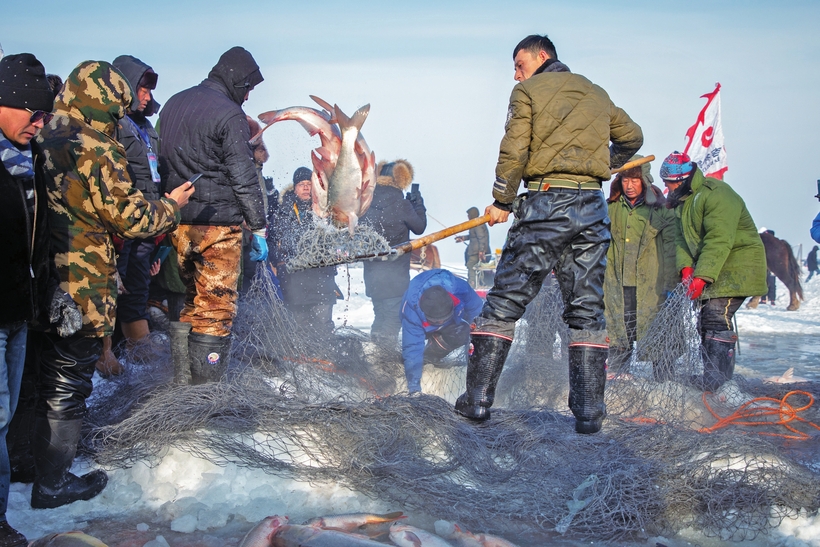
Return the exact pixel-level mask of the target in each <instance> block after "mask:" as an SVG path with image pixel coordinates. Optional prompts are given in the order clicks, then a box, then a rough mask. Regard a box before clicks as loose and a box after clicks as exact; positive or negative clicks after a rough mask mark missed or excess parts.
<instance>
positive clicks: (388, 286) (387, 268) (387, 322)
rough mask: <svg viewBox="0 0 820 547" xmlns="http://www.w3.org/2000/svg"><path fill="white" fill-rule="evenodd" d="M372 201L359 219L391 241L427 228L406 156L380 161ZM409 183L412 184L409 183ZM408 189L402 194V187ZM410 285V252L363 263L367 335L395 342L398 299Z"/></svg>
mask: <svg viewBox="0 0 820 547" xmlns="http://www.w3.org/2000/svg"><path fill="white" fill-rule="evenodd" d="M376 172H377V173H378V177H377V178H376V189H375V190H374V191H373V202H372V203H371V204H370V208H369V209H368V210H367V212H366V213H365V214H364V216H362V219H361V222H363V223H365V224H368V225H370V226H372V227H373V229H375V230H376V231H377V232H378V233H380V234H381V235H383V236H384V238H385V239H386V240H387V243H389V244H390V245H398V244H400V243H404V242H405V241H408V240H409V239H410V232H413V233H414V234H416V235H421V234H422V233H423V232H424V230H425V229H426V228H427V209H426V208H425V207H424V199H422V197H421V192H419V189H418V184H412V183H413V166H412V165H410V162H408V161H407V160H395V161H392V162H390V163H380V164H379V165H378V166H377V167H376ZM411 184H412V187H411ZM408 188H411V191H410V192H408V193H407V195H406V196H405V195H404V193H403V192H404V191H405V190H407V189H408ZM409 285H410V254H409V253H407V254H404V255H402V256H400V257H399V258H397V259H396V260H385V261H375V260H373V261H368V262H365V263H364V286H365V294H367V296H369V297H370V299H371V301H372V303H373V313H374V316H375V317H374V319H373V326H372V327H370V337H371V339H372V340H373V341H375V342H383V343H386V344H388V345H395V344H396V342H397V341H398V337H399V331H400V330H401V300H402V297H403V296H404V292H405V291H406V290H407V287H408V286H409Z"/></svg>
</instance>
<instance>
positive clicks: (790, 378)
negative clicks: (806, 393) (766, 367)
mask: <svg viewBox="0 0 820 547" xmlns="http://www.w3.org/2000/svg"><path fill="white" fill-rule="evenodd" d="M763 381H764V382H773V383H775V384H793V383H799V382H808V381H809V379H808V378H803V377H802V376H795V375H794V367H789V368H788V369H786V372H784V373H783V374H781V375H780V376H769V377H768V378H763Z"/></svg>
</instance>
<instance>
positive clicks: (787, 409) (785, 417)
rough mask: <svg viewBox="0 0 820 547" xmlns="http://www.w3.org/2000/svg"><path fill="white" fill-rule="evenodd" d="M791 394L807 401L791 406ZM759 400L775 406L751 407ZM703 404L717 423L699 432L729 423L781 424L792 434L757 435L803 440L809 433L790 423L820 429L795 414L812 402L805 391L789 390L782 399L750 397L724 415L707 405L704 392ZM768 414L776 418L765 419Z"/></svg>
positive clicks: (809, 405) (749, 424)
mask: <svg viewBox="0 0 820 547" xmlns="http://www.w3.org/2000/svg"><path fill="white" fill-rule="evenodd" d="M793 395H805V396H806V397H808V398H809V402H808V403H807V404H805V405H804V406H801V407H797V408H795V407H793V406H792V405H790V404H789V403H788V402H787V400H788V399H789V397H792V396H793ZM759 402H771V403H775V404H776V405H777V408H774V407H772V406H766V407H755V408H752V405H753V404H755V403H759ZM703 404H704V405H705V406H706V409H707V410H708V411H709V412H710V413H711V414H712V416H714V417H715V419H716V420H717V423H716V424H715V425H713V426H712V427H704V428H702V429H701V430H700V432H701V433H712V432H714V431H717V430H718V429H721V428H723V427H727V426H729V425H733V424H734V425H748V426H757V425H782V426H783V427H785V428H786V429H788V430H789V431H791V432H792V433H794V435H789V434H786V433H769V432H757V433H758V434H759V435H768V436H770V437H781V438H784V439H793V440H797V441H805V440H807V439H809V435H808V434H807V433H803V432H802V431H799V430H798V429H795V427H794V426H793V425H790V424H792V423H793V422H803V423H806V424H809V425H810V426H812V427H813V428H815V429H817V430H820V426H818V425H817V424H815V423H814V422H810V421H809V420H806V419H804V418H801V417H800V416H798V415H797V414H798V413H799V412H802V411H804V410H807V409H808V408H810V407H811V406H812V405H813V404H814V397H813V396H812V395H811V393H807V392H805V391H790V392H788V393H786V395H784V396H783V398H782V399H774V398H772V397H758V398H756V399H752V400H751V401H748V402H746V403H743V404H742V405H740V407H738V409H737V410H735V411H734V412H732V413H731V414H729V415H728V416H726V417H720V416H719V415H718V414H717V413H716V412H715V411H714V410H713V409H712V407H711V406H709V403H708V401H707V400H706V393H704V394H703ZM769 416H777V417H778V418H777V419H776V420H768V421H767V420H766V418H767V417H769Z"/></svg>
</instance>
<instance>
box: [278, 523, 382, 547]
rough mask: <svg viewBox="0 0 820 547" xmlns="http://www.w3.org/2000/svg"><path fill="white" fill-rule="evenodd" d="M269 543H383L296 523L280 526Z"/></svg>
mask: <svg viewBox="0 0 820 547" xmlns="http://www.w3.org/2000/svg"><path fill="white" fill-rule="evenodd" d="M269 545H270V547H384V543H381V542H379V541H374V540H372V539H370V538H369V537H367V536H363V535H361V534H353V533H349V532H342V531H340V530H325V529H323V528H318V527H316V526H304V525H298V524H288V525H285V526H282V527H280V528H279V530H277V531H276V533H275V534H274V535H273V539H272V541H271V543H270V544H269Z"/></svg>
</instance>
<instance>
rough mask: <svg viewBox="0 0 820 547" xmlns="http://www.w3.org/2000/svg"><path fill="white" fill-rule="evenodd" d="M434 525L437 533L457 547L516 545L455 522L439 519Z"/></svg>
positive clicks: (513, 546)
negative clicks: (471, 530)
mask: <svg viewBox="0 0 820 547" xmlns="http://www.w3.org/2000/svg"><path fill="white" fill-rule="evenodd" d="M434 526H435V529H436V534H438V535H440V536H441V537H443V538H444V539H447V540H449V541H451V542H452V543H453V545H455V547H516V545H515V544H514V543H511V542H509V541H507V540H506V539H504V538H500V537H497V536H491V535H489V534H474V533H472V532H470V531H469V530H465V529H463V528H462V527H461V526H459V525H458V524H456V523H455V522H449V521H446V520H437V521H436V522H435V524H434Z"/></svg>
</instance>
